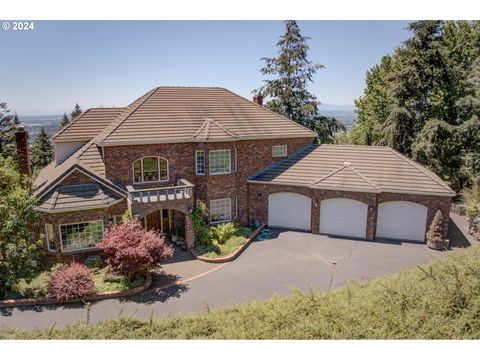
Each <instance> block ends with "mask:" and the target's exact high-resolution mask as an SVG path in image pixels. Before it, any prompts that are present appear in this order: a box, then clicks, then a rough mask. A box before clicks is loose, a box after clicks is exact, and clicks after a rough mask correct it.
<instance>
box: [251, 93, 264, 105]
mask: <svg viewBox="0 0 480 360" xmlns="http://www.w3.org/2000/svg"><path fill="white" fill-rule="evenodd" d="M253 102H254V103H255V104H258V105H260V106H263V96H262V95H255V96H254V97H253Z"/></svg>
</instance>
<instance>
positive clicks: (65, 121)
mask: <svg viewBox="0 0 480 360" xmlns="http://www.w3.org/2000/svg"><path fill="white" fill-rule="evenodd" d="M69 123H70V119H69V118H68V115H67V113H63V117H62V120H61V121H60V127H62V128H63V127H65V126H67V125H68V124H69Z"/></svg>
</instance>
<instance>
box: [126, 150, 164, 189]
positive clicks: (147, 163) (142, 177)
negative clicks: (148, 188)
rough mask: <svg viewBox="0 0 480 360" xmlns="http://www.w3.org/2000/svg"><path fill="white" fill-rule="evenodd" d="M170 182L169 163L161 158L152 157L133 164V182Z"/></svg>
mask: <svg viewBox="0 0 480 360" xmlns="http://www.w3.org/2000/svg"><path fill="white" fill-rule="evenodd" d="M154 181H168V161H167V160H165V159H164V158H161V157H156V156H150V157H144V158H141V159H138V160H136V161H135V162H134V163H133V182H134V183H143V182H154Z"/></svg>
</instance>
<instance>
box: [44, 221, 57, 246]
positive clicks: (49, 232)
mask: <svg viewBox="0 0 480 360" xmlns="http://www.w3.org/2000/svg"><path fill="white" fill-rule="evenodd" d="M45 236H46V238H47V249H48V251H53V252H54V251H55V234H54V232H53V225H52V224H45Z"/></svg>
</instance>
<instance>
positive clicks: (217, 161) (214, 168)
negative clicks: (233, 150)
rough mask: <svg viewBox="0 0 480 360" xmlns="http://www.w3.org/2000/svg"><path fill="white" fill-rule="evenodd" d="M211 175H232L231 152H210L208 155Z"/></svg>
mask: <svg viewBox="0 0 480 360" xmlns="http://www.w3.org/2000/svg"><path fill="white" fill-rule="evenodd" d="M208 162H209V170H210V175H220V174H230V172H231V166H230V150H210V151H209V153H208Z"/></svg>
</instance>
